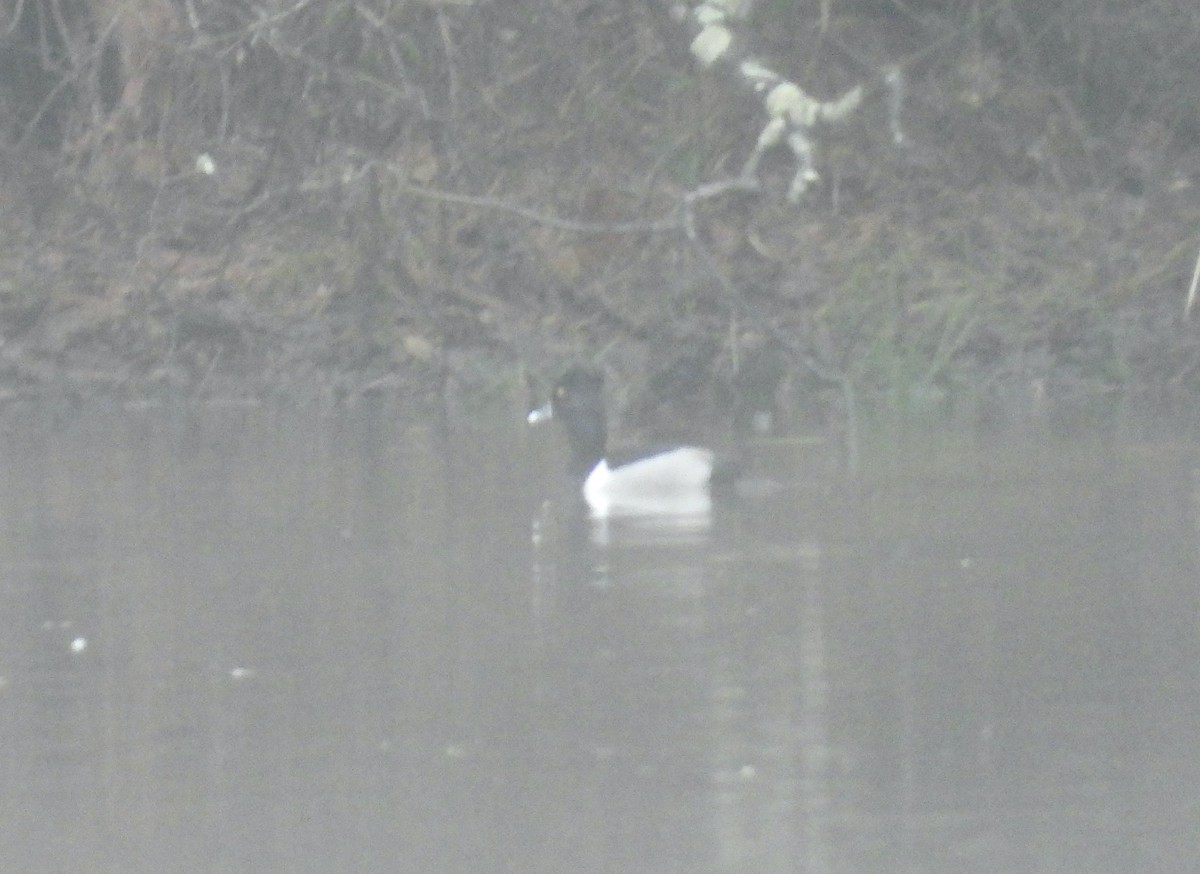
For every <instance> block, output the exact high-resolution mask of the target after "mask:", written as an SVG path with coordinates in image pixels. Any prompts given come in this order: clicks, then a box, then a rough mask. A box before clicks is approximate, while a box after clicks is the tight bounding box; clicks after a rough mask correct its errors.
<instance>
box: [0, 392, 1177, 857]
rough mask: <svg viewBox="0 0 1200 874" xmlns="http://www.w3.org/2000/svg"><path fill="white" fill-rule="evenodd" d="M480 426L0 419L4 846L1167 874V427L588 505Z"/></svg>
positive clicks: (776, 467) (541, 447)
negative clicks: (583, 513)
mask: <svg viewBox="0 0 1200 874" xmlns="http://www.w3.org/2000/svg"><path fill="white" fill-rule="evenodd" d="M515 419H516V417H514V423H513V424H512V425H511V426H509V425H505V426H502V427H497V428H493V429H492V430H491V431H490V432H489V433H488V436H486V437H485V436H483V435H482V434H479V435H471V434H449V435H448V434H446V433H445V432H443V431H441V430H439V429H437V428H435V427H433V426H430V425H426V424H422V423H415V424H413V425H411V426H409V425H405V424H404V423H403V422H401V421H398V420H397V419H396V418H395V417H394V416H392V415H390V414H387V413H386V412H384V411H382V410H378V409H370V408H365V407H364V408H359V409H356V410H351V411H342V412H340V413H338V414H337V415H336V416H329V415H322V414H319V413H316V412H304V411H292V412H284V413H280V412H268V411H264V410H261V409H241V410H238V409H226V410H207V411H196V410H193V411H189V412H185V413H178V414H168V413H163V412H121V413H108V414H88V415H80V416H77V417H74V418H70V419H67V420H52V419H51V417H50V416H49V415H47V416H46V417H45V420H38V419H37V417H34V419H33V420H30V421H26V422H24V423H23V424H21V425H19V426H12V427H10V428H9V429H8V430H7V431H6V432H4V433H2V434H0V532H2V535H3V536H2V537H0V871H31V872H32V871H37V872H57V871H64V872H68V871H69V872H73V874H76V872H143V871H145V872H155V874H158V872H173V871H179V872H201V871H203V872H255V874H262V872H277V871H281V872H282V871H286V872H323V874H324V872H343V871H344V872H464V874H475V872H480V874H490V872H564V874H576V872H631V874H643V872H644V874H670V872H688V874H698V872H718V874H726V872H766V874H774V872H780V874H790V872H811V874H824V872H889V874H890V872H1050V871H1053V872H1089V874H1092V872H1101V874H1103V872H1113V874H1117V872H1156V871H1162V872H1180V871H1194V870H1200V862H1198V861H1197V859H1200V622H1198V617H1200V476H1198V475H1197V466H1198V464H1200V456H1198V455H1197V454H1196V453H1195V452H1194V451H1192V449H1190V448H1188V447H1180V446H1178V445H1174V446H1166V445H1161V446H1160V445H1139V446H1130V447H1113V446H1111V445H1110V446H1102V445H1099V444H1094V445H1093V444H1078V443H1075V444H1060V445H1057V446H1046V445H1036V444H1024V445H1021V446H1004V445H987V446H980V445H969V444H965V443H963V442H961V441H960V442H957V443H955V442H954V441H949V440H947V441H945V443H944V444H943V443H942V441H931V440H925V441H923V442H922V443H920V444H919V448H910V449H907V450H900V451H896V452H892V453H889V454H888V455H887V456H878V457H874V458H872V457H868V461H867V463H866V465H865V472H864V475H863V476H862V477H861V478H860V479H859V480H858V481H855V482H850V481H847V480H845V479H842V478H839V477H838V476H836V475H835V474H833V473H832V470H833V468H832V466H831V465H830V464H829V459H828V458H826V457H824V454H825V451H824V450H823V449H821V448H820V447H815V446H813V445H805V444H800V443H796V444H787V443H776V444H769V445H764V446H762V447H758V448H757V449H755V450H754V452H753V453H752V455H751V459H750V460H751V462H752V464H753V466H754V467H755V468H756V469H757V470H758V471H760V472H762V473H764V474H766V475H769V476H770V477H771V478H773V479H775V480H776V481H778V482H779V483H781V484H782V486H783V487H782V488H781V489H779V490H776V491H774V492H771V493H769V494H767V495H765V496H763V497H760V498H757V499H755V500H753V501H749V502H746V503H744V504H742V505H741V506H735V507H727V508H722V509H721V511H720V512H719V513H718V515H717V516H716V518H715V519H714V521H713V524H712V526H711V528H710V529H708V530H699V531H698V530H690V531H674V530H669V529H668V530H664V529H657V530H645V529H637V528H631V527H629V526H612V527H610V528H609V529H607V530H605V531H597V530H594V529H593V528H592V527H591V526H590V525H589V524H587V523H586V522H584V521H583V520H581V519H580V518H578V517H577V516H576V515H575V514H574V513H573V512H572V511H573V508H572V507H571V506H569V502H567V503H564V502H563V501H562V500H561V499H558V500H551V501H550V503H546V500H547V498H552V497H553V496H555V495H556V494H558V492H559V489H558V488H557V486H558V485H559V480H558V477H557V476H556V475H555V473H554V471H553V468H555V467H556V466H557V464H558V463H559V461H560V459H561V454H560V452H558V451H557V449H555V448H554V441H553V439H552V438H551V437H550V436H548V435H546V434H540V433H539V434H530V433H529V432H527V431H526V430H524V429H523V428H521V427H519V425H518V424H516V422H515ZM935 442H936V444H937V445H936V446H935V445H934V443H935Z"/></svg>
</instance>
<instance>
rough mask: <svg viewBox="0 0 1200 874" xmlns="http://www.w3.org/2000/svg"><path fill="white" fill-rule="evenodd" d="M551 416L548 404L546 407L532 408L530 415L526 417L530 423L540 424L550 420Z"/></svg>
mask: <svg viewBox="0 0 1200 874" xmlns="http://www.w3.org/2000/svg"><path fill="white" fill-rule="evenodd" d="M551 418H552V416H551V415H550V405H549V404H546V405H545V406H544V407H538V408H537V409H536V410H530V411H529V415H528V416H526V418H525V421H527V422H528V423H529V424H530V425H540V424H541V423H542V422H548V421H550V419H551Z"/></svg>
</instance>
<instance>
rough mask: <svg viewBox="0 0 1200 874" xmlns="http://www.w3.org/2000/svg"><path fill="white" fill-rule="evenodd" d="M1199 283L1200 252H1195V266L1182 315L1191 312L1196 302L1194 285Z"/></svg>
mask: <svg viewBox="0 0 1200 874" xmlns="http://www.w3.org/2000/svg"><path fill="white" fill-rule="evenodd" d="M1197 285H1200V252H1197V253H1196V267H1195V269H1194V270H1193V271H1192V284H1191V286H1190V287H1189V288H1188V293H1187V300H1186V301H1185V302H1184V304H1183V317H1184V318H1185V319H1186V318H1187V317H1188V316H1190V315H1191V314H1192V306H1193V305H1194V304H1195V303H1196V286H1197Z"/></svg>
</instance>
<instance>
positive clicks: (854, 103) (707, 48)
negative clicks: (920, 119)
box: [672, 0, 903, 203]
mask: <svg viewBox="0 0 1200 874" xmlns="http://www.w3.org/2000/svg"><path fill="white" fill-rule="evenodd" d="M748 6H749V2H748V0H701V2H699V3H697V4H696V5H694V6H687V5H684V4H683V3H677V4H675V5H674V6H673V7H672V16H673V17H674V18H675V19H676V20H677V21H680V22H684V23H688V24H690V25H691V27H692V29H693V31H694V35H693V37H692V41H691V44H690V46H689V49H690V51H691V54H692V57H694V58H695V59H696V60H697V61H698V62H699V63H700V65H701V66H703V67H706V68H710V67H717V66H721V67H722V68H725V69H728V70H730V71H731V73H732V75H733V76H735V77H737V78H738V79H739V80H740V81H741V83H742V84H744V85H747V86H749V87H750V89H751V90H752V91H753V92H754V93H755V94H756V95H757V96H758V98H759V100H760V101H761V103H762V107H763V110H764V111H765V112H766V115H767V123H766V125H765V126H764V127H763V129H762V131H761V132H760V133H759V135H758V140H757V142H756V143H755V145H754V149H753V151H751V153H750V157H749V158H748V159H747V160H746V164H745V166H744V167H743V168H742V175H743V176H749V177H757V174H758V164H759V161H760V160H761V159H762V156H763V154H764V153H765V152H766V151H767V150H768V149H770V148H772V147H773V146H776V145H778V144H779V143H781V142H783V143H786V144H787V147H788V148H789V149H790V150H791V151H792V154H793V155H795V156H796V160H797V162H798V166H797V168H796V173H795V175H794V176H793V177H792V182H791V185H790V186H789V187H788V193H787V197H788V200H790V201H792V202H793V203H794V202H796V201H798V200H799V199H800V198H801V196H803V194H804V192H805V191H806V190H807V189H808V186H809V185H811V184H812V183H813V182H816V181H817V180H818V179H819V178H820V174H819V173H818V172H817V168H816V149H815V147H814V144H813V134H812V131H813V129H814V128H815V127H817V126H818V125H820V124H823V123H832V122H839V121H842V120H843V119H845V118H846V117H848V116H849V115H850V114H851V113H853V112H854V110H856V109H857V108H858V107H859V105H860V104H861V103H862V97H863V88H862V86H861V85H858V86H855V87H854V88H851V89H850V90H849V91H847V92H846V93H845V94H843V95H842V96H841V97H838V98H836V99H834V100H824V101H823V100H817V99H816V98H815V97H812V96H811V95H809V94H808V93H807V92H806V91H805V90H804V89H803V88H802V87H800V85H799V84H797V83H796V82H793V81H792V80H790V79H788V78H787V77H785V76H783V75H781V74H779V73H777V72H775V71H774V70H773V69H771V68H770V67H768V66H767V65H766V64H764V63H763V62H762V61H760V60H759V59H758V58H755V57H752V56H744V57H742V58H741V59H740V60H739V58H738V56H737V55H738V53H737V40H736V39H735V34H734V31H733V29H732V28H731V27H730V20H731V19H734V18H738V17H741V16H744V15H745V14H746V12H747V9H748ZM899 81H900V80H899V73H898V71H897V73H896V78H895V81H893V82H890V83H889V84H890V85H891V86H892V93H893V95H894V96H895V98H896V100H897V101H898V100H899V95H900V93H901V92H900V89H899ZM898 113H899V110H898V107H897V108H896V109H895V111H894V112H893V114H892V134H893V139H895V140H896V142H897V143H900V142H902V140H903V134H902V133H901V132H900V128H899V121H898Z"/></svg>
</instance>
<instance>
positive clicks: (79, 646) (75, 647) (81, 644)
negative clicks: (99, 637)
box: [71, 637, 88, 653]
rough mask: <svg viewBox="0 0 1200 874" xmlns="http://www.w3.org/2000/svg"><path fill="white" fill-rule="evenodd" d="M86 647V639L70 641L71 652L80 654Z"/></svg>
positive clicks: (79, 638)
mask: <svg viewBox="0 0 1200 874" xmlns="http://www.w3.org/2000/svg"><path fill="white" fill-rule="evenodd" d="M87 647H88V641H87V638H86V637H77V638H75V639H74V640H72V641H71V652H74V653H80V652H83V651H84V650H85V649H87Z"/></svg>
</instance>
